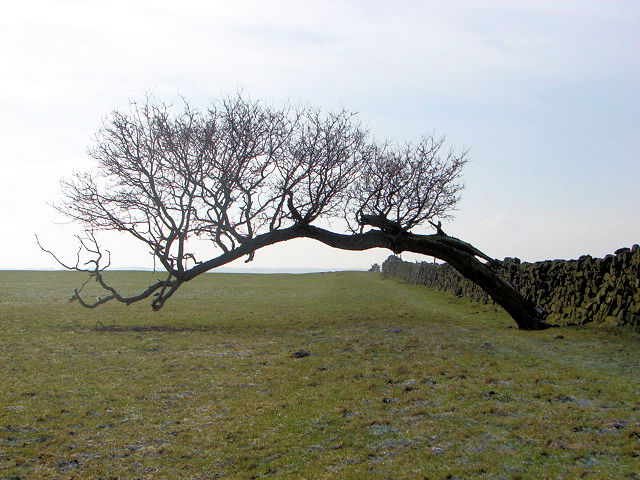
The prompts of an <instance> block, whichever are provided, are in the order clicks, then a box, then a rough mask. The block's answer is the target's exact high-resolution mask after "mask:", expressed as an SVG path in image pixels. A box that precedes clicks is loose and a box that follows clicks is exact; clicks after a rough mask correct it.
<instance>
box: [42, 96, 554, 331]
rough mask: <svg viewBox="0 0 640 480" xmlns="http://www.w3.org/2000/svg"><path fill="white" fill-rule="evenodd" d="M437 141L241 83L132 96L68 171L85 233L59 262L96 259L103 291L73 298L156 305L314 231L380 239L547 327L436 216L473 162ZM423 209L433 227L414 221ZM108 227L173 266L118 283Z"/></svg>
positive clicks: (70, 195)
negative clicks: (199, 102) (336, 226)
mask: <svg viewBox="0 0 640 480" xmlns="http://www.w3.org/2000/svg"><path fill="white" fill-rule="evenodd" d="M443 145H444V139H440V138H434V137H432V136H425V137H424V138H423V139H422V140H421V141H420V142H418V143H417V144H414V145H405V146H402V147H397V146H394V145H390V144H388V143H384V144H380V143H376V142H375V141H373V140H372V139H371V138H370V137H369V135H368V133H367V132H366V131H365V130H364V129H363V128H362V127H361V126H360V125H359V124H358V121H357V119H356V117H355V116H354V115H353V114H351V113H349V112H347V111H340V112H337V113H325V112H322V111H320V110H316V109H313V108H308V107H298V108H292V107H284V108H274V107H271V106H268V105H265V104H264V103H260V102H255V101H249V100H246V99H245V98H243V97H242V96H240V95H237V96H234V97H228V98H225V99H223V100H221V101H219V102H215V103H212V104H211V106H210V107H209V108H208V110H207V111H206V112H201V111H198V110H196V109H194V108H192V107H191V106H190V105H189V104H188V103H186V102H185V103H184V105H183V107H182V108H181V109H180V111H178V112H175V110H174V109H173V108H171V107H169V106H167V105H165V104H163V103H161V102H158V101H156V100H154V99H152V98H148V99H147V100H146V101H145V102H144V103H141V104H136V103H133V104H131V106H130V109H129V111H127V112H121V111H114V112H113V113H112V114H111V115H110V116H109V117H108V118H107V119H106V120H105V122H104V125H103V127H102V128H101V130H100V131H99V132H98V134H97V135H96V138H95V143H94V145H93V147H92V148H91V150H90V154H91V156H92V157H93V158H94V159H95V160H96V161H97V170H96V171H95V172H94V173H89V172H85V173H79V174H76V175H75V176H74V177H73V178H71V179H69V180H67V181H65V182H63V201H62V203H61V204H60V205H59V206H58V209H59V210H60V211H61V212H62V213H64V214H65V215H66V216H67V217H69V218H71V219H73V220H75V221H77V222H78V223H79V224H81V225H82V226H83V228H84V229H85V230H86V235H85V236H83V237H82V238H80V250H79V252H78V257H77V262H76V263H75V265H68V264H65V263H63V262H60V263H61V264H62V265H64V266H65V267H66V268H68V269H71V270H82V271H86V272H88V273H89V274H90V277H91V278H93V279H95V281H96V282H97V283H98V284H99V285H100V286H101V287H102V288H103V289H104V290H105V295H104V296H102V297H100V298H98V299H97V300H93V301H90V300H89V299H87V298H84V297H83V294H82V287H81V288H79V289H77V290H76V292H75V294H74V296H73V297H72V300H76V301H78V302H80V303H81V304H82V305H83V306H85V307H88V308H94V307H96V306H98V305H101V304H103V303H105V302H108V301H112V300H115V301H118V302H122V303H125V304H127V305H128V304H131V303H133V302H137V301H140V300H143V299H146V298H150V299H151V305H152V307H153V309H154V310H158V309H160V308H162V306H163V305H164V303H165V302H166V301H167V300H168V299H169V298H170V297H171V296H172V295H173V294H174V293H175V292H176V290H177V289H178V288H180V286H181V285H182V284H184V283H185V282H188V281H189V280H191V279H193V278H195V277H197V276H198V275H200V274H202V273H204V272H207V271H210V270H212V269H214V268H216V267H219V266H221V265H224V264H227V263H229V262H231V261H233V260H236V259H238V258H241V257H245V256H246V261H250V260H252V259H253V256H254V254H255V252H256V251H257V250H259V249H260V248H262V247H264V246H267V245H272V244H274V243H277V242H281V241H285V240H290V239H294V238H301V237H306V238H313V239H316V240H318V241H320V242H323V243H325V244H327V245H330V246H332V247H337V248H341V249H347V250H365V249H369V248H375V247H382V248H388V249H390V250H392V251H393V252H396V253H399V252H402V251H412V252H417V253H422V254H425V255H429V256H434V257H437V258H440V259H442V260H444V261H446V262H448V263H450V264H451V265H452V266H453V267H454V268H456V269H457V270H458V271H459V272H460V273H461V274H462V275H464V276H465V277H467V278H469V279H471V280H472V281H474V282H476V283H477V284H478V285H480V286H481V287H482V288H483V289H485V291H487V293H489V295H490V296H491V297H492V298H493V299H494V300H495V301H496V302H497V303H498V304H500V305H502V306H503V307H504V308H505V309H506V310H507V312H509V314H510V315H511V316H512V317H513V318H514V320H515V321H516V322H517V324H518V326H519V327H520V328H523V329H540V328H545V327H546V326H547V324H546V323H545V321H544V314H543V312H541V311H540V310H538V309H537V308H536V307H535V306H534V305H532V304H531V303H529V302H528V301H527V300H525V299H524V298H523V297H522V295H520V294H519V293H518V292H517V291H516V290H514V289H513V287H511V286H510V285H509V284H508V283H507V282H505V281H504V280H503V279H501V278H500V277H499V276H498V275H497V274H496V273H495V272H494V271H493V270H492V268H491V263H492V262H493V261H494V260H492V259H491V258H490V257H488V256H487V255H485V254H483V253H482V252H480V251H479V250H477V249H476V248H474V247H472V246H471V245H469V244H468V243H466V242H463V241H461V240H459V239H457V238H455V237H451V236H448V235H446V234H445V233H444V231H443V230H442V228H441V223H440V222H438V223H437V224H436V223H434V222H433V221H432V220H434V219H445V218H448V217H449V216H450V215H451V212H452V209H453V207H454V206H455V205H456V203H457V201H458V200H459V193H460V190H461V189H462V184H461V183H460V182H459V179H460V176H461V173H462V170H463V167H464V165H465V164H466V162H467V153H466V152H456V151H454V150H448V151H446V152H443ZM321 218H341V219H344V220H345V221H346V224H347V225H348V229H349V230H350V232H349V233H336V232H331V231H329V230H326V229H324V228H320V227H318V226H317V225H314V222H316V223H317V220H318V219H321ZM426 222H429V223H431V224H432V225H433V226H435V227H436V229H437V232H436V233H435V234H433V235H418V234H414V233H412V232H411V231H410V230H411V229H412V228H414V227H416V226H418V225H422V224H425V223H426ZM367 227H373V228H372V229H369V230H368V231H366V232H365V231H364V230H365V228H367ZM100 230H116V231H120V232H126V233H128V234H130V235H131V236H132V237H134V238H135V239H137V240H138V241H140V242H143V243H144V244H146V245H147V247H148V248H149V249H150V251H151V252H152V253H153V255H154V256H155V258H156V259H157V261H158V262H159V263H160V264H161V265H162V267H163V268H164V270H165V271H166V277H165V278H164V279H163V280H158V281H157V282H155V283H153V284H152V285H149V286H147V287H146V288H145V289H143V290H142V291H141V292H140V293H138V294H137V295H134V296H131V297H125V296H123V295H121V294H120V293H119V292H118V290H117V289H116V288H114V287H113V286H111V285H109V284H107V283H106V281H105V279H104V277H103V275H102V272H103V271H104V269H105V268H106V267H107V266H108V263H109V260H110V259H109V256H108V255H106V254H105V253H103V250H102V249H101V247H100V246H99V244H98V242H97V240H96V236H95V232H97V231H100ZM198 238H200V239H202V238H205V239H208V240H210V241H211V242H212V244H213V245H214V246H215V248H216V249H217V252H218V253H217V255H216V256H214V257H212V258H206V259H205V258H199V257H198V252H197V251H196V249H195V248H194V240H195V239H198ZM43 249H44V248H43ZM49 253H51V252H49ZM51 254H52V255H53V253H51ZM85 255H89V258H90V260H89V262H88V263H86V264H85V263H83V261H81V258H86V257H84V256H85ZM54 257H55V255H54ZM477 257H479V258H481V259H484V260H488V261H489V262H488V263H483V262H482V261H480V260H479V259H478V258H477ZM56 260H58V259H57V258H56ZM83 286H84V285H83Z"/></svg>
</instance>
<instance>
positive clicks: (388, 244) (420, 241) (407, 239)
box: [298, 225, 549, 330]
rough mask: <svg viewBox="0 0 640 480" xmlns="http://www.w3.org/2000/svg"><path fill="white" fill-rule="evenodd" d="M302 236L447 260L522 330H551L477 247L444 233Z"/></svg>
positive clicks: (307, 230) (308, 229) (314, 231)
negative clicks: (505, 312)
mask: <svg viewBox="0 0 640 480" xmlns="http://www.w3.org/2000/svg"><path fill="white" fill-rule="evenodd" d="M298 228H300V229H302V231H303V234H302V236H305V237H309V238H314V239H316V240H319V241H321V242H323V243H325V244H327V245H330V246H332V247H336V248H340V249H345V250H366V249H369V248H376V247H379V248H388V249H390V250H392V251H393V252H395V253H401V252H414V253H420V254H423V255H428V256H433V257H436V258H439V259H440V260H444V261H445V262H447V263H449V264H450V265H451V266H452V267H453V268H455V269H456V270H457V271H458V272H459V273H460V274H461V275H463V276H464V277H465V278H468V279H469V280H471V281H472V282H474V283H475V284H477V285H478V286H480V287H481V288H482V289H483V290H484V291H485V292H487V294H488V295H489V296H490V297H491V298H492V299H493V300H494V301H495V302H496V303H497V304H498V305H500V306H501V307H502V308H504V309H505V310H506V311H507V313H508V314H509V315H511V317H512V318H513V319H514V320H515V322H516V324H517V325H518V328H520V329H522V330H542V329H545V328H548V327H549V324H547V323H546V322H545V314H544V312H543V311H542V310H540V309H538V308H537V307H536V306H535V305H534V304H533V303H532V302H530V301H529V300H527V299H526V298H525V297H524V296H522V295H521V294H520V292H518V291H517V290H516V289H515V288H514V287H513V286H512V285H511V284H509V282H507V281H506V280H504V279H503V278H502V277H500V276H499V275H498V274H497V273H496V272H494V271H493V270H492V269H491V267H490V266H489V265H488V264H486V263H482V262H481V261H479V260H478V259H477V258H476V257H481V258H484V259H485V260H491V259H490V258H489V257H488V256H486V255H484V254H483V253H482V252H480V251H479V250H478V249H476V248H475V247H473V246H471V245H470V244H468V243H466V242H463V241H461V240H459V239H457V238H455V237H450V236H448V235H445V234H444V233H439V234H435V235H416V234H413V233H409V232H400V233H398V232H388V231H382V230H371V231H369V232H366V233H362V234H359V235H341V234H337V233H333V232H329V231H327V230H324V229H321V228H317V227H313V226H311V225H304V226H301V225H299V226H298Z"/></svg>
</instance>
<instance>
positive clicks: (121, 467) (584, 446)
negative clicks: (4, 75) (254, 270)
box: [0, 272, 640, 479]
mask: <svg viewBox="0 0 640 480" xmlns="http://www.w3.org/2000/svg"><path fill="white" fill-rule="evenodd" d="M115 277H117V278H115ZM152 277H153V275H152V274H151V273H131V272H129V273H114V274H112V278H113V279H114V281H116V282H117V283H120V284H122V285H125V286H128V287H132V286H135V285H136V284H138V283H140V282H145V281H148V280H150V279H151V278H152ZM79 281H80V277H79V276H78V275H76V274H71V273H54V272H51V273H38V272H0V479H17V478H25V479H32V478H33V479H37V478H47V479H49V478H58V479H69V478H75V479H85V478H105V479H125V478H127V479H134V478H154V479H156V478H168V479H171V478H176V479H177V478H194V479H195V478H199V479H205V478H229V479H236V478H237V479H243V478H278V479H301V478H306V479H323V478H335V479H352V478H353V479H423V478H430V479H439V478H448V479H479V478H497V479H518V478H520V479H529V478H530V479H544V478H553V479H555V478H567V479H568V478H602V479H613V478H626V479H640V375H639V372H640V348H639V347H640V341H639V340H638V337H637V336H634V335H633V334H631V333H628V332H627V333H618V332H611V331H610V332H606V331H598V330H595V329H591V328H582V329H576V328H558V329H551V330H547V331H544V332H521V331H518V330H516V329H515V328H511V327H512V324H513V323H512V321H511V320H510V319H509V318H508V317H507V316H506V315H505V314H503V313H499V312H494V311H485V309H484V307H482V306H479V305H476V304H470V303H467V302H465V301H463V300H460V299H457V298H453V297H450V296H447V295H444V294H442V293H440V292H434V291H430V290H428V289H426V288H424V287H420V286H412V285H405V284H402V283H400V282H398V281H397V280H394V279H389V278H385V277H383V276H380V275H378V274H370V273H328V274H309V275H299V276H294V275H269V276H260V275H230V274H220V275H206V276H204V277H203V278H200V279H198V280H196V281H194V282H193V283H192V284H189V285H187V286H185V287H183V290H182V291H181V292H179V293H178V294H177V295H176V296H175V297H174V298H173V299H172V300H171V301H170V302H169V303H168V304H167V306H166V307H165V308H164V309H163V310H162V311H161V312H158V313H153V312H152V311H151V310H150V308H149V306H148V304H145V305H142V304H141V305H134V306H131V307H123V306H118V305H107V306H105V307H103V308H101V309H97V310H85V309H82V308H81V307H80V306H78V305H77V304H69V303H66V302H65V301H64V298H65V296H68V294H69V291H70V290H71V289H72V288H73V286H75V285H76V284H78V283H79ZM299 350H307V351H309V352H310V355H309V356H306V357H303V358H294V357H292V354H293V353H294V352H296V351H299Z"/></svg>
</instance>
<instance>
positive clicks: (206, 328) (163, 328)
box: [91, 323, 220, 333]
mask: <svg viewBox="0 0 640 480" xmlns="http://www.w3.org/2000/svg"><path fill="white" fill-rule="evenodd" d="M91 330H92V331H94V332H112V333H127V332H136V333H144V332H171V333H177V332H213V331H219V330H220V328H219V327H218V326H214V325H182V326H174V325H102V324H100V323H98V324H96V325H95V326H94V327H92V328H91Z"/></svg>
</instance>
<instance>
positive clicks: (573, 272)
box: [382, 245, 640, 330]
mask: <svg viewBox="0 0 640 480" xmlns="http://www.w3.org/2000/svg"><path fill="white" fill-rule="evenodd" d="M497 268H498V272H499V273H500V274H501V275H502V277H503V278H504V279H505V280H507V281H508V282H509V283H511V284H512V285H513V286H514V287H516V289H518V290H519V291H520V293H522V294H523V295H524V296H525V297H527V298H528V299H530V300H531V301H533V302H534V303H535V304H536V305H537V306H538V307H540V308H542V309H543V310H545V311H546V312H547V313H548V314H549V317H548V321H549V322H551V323H560V324H564V323H579V324H583V323H588V322H595V323H598V324H600V323H607V324H613V325H630V326H632V327H634V328H636V329H639V330H640V247H638V245H634V246H633V247H632V248H621V249H619V250H616V252H615V254H614V255H607V256H606V257H604V258H592V257H591V256H589V255H585V256H582V257H580V258H579V259H578V260H547V261H544V262H536V263H526V262H521V261H520V260H519V259H517V258H505V259H504V261H503V262H501V263H500V264H499V267H497ZM382 272H383V273H385V274H388V275H393V276H395V277H398V278H401V279H403V280H405V281H407V282H409V283H416V284H420V285H427V286H429V287H434V288H438V289H440V290H446V291H449V292H452V293H454V294H455V295H458V296H464V297H467V298H470V299H472V300H475V301H479V302H483V303H493V302H492V300H491V299H490V298H489V296H488V295H487V294H486V293H484V291H483V290H482V289H481V288H480V287H478V286H476V285H475V284H474V283H472V282H470V281H469V280H467V279H465V278H464V277H462V276H461V275H460V274H459V273H458V272H457V271H456V270H454V269H453V268H452V267H451V266H450V265H448V264H434V263H427V262H422V263H411V262H405V261H403V260H401V259H399V258H398V257H395V256H391V257H389V258H388V259H387V260H386V261H385V262H384V263H383V264H382Z"/></svg>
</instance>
